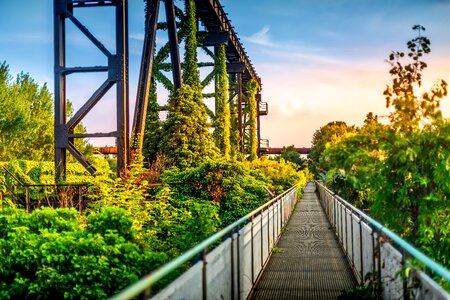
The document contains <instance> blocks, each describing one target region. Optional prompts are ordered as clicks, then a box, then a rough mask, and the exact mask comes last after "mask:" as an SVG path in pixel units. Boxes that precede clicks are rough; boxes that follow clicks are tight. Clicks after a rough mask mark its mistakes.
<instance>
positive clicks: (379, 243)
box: [377, 232, 382, 293]
mask: <svg viewBox="0 0 450 300" xmlns="http://www.w3.org/2000/svg"><path fill="white" fill-rule="evenodd" d="M380 240H381V232H378V233H377V248H378V264H377V265H378V292H379V293H381V284H382V283H381V241H380Z"/></svg>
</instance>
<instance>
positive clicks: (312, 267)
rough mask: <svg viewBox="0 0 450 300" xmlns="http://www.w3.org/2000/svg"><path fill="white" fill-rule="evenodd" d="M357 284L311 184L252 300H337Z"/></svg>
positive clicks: (306, 188) (306, 189) (298, 205)
mask: <svg viewBox="0 0 450 300" xmlns="http://www.w3.org/2000/svg"><path fill="white" fill-rule="evenodd" d="M355 284H356V281H355V278H354V276H353V274H352V271H351V269H350V267H349V266H348V264H347V260H346V258H345V254H344V253H343V251H342V250H341V247H340V246H339V243H338V241H337V239H336V237H335V235H334V233H333V231H332V229H331V227H330V223H329V222H328V220H327V219H326V217H325V213H324V212H323V210H322V207H321V206H320V204H319V202H318V199H317V196H316V194H315V186H314V184H313V183H311V182H310V183H308V185H307V186H306V187H305V191H304V194H303V198H302V200H301V201H300V202H299V203H298V204H297V206H296V209H295V212H294V213H293V215H292V217H291V219H290V221H289V224H288V225H287V227H286V232H285V233H284V234H283V235H282V237H281V239H280V240H279V242H278V244H277V248H276V249H275V251H274V253H273V254H272V257H271V258H270V261H269V262H268V264H267V267H266V269H265V270H264V273H263V274H262V277H261V280H260V281H259V283H258V285H257V286H256V288H255V291H254V293H253V297H252V299H278V300H281V299H317V300H323V299H336V297H337V296H338V295H339V294H340V293H341V290H343V289H345V288H349V287H353V286H354V285H355Z"/></svg>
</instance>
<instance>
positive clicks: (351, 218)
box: [350, 209, 355, 268]
mask: <svg viewBox="0 0 450 300" xmlns="http://www.w3.org/2000/svg"><path fill="white" fill-rule="evenodd" d="M350 226H351V234H352V265H353V268H354V267H355V248H354V246H353V240H354V238H353V209H350Z"/></svg>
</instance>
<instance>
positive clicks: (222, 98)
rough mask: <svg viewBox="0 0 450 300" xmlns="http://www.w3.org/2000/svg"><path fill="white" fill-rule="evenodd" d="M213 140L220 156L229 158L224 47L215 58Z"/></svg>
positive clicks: (228, 123)
mask: <svg viewBox="0 0 450 300" xmlns="http://www.w3.org/2000/svg"><path fill="white" fill-rule="evenodd" d="M213 136H214V140H215V143H216V146H217V147H218V148H219V150H220V152H221V154H222V155H223V156H224V157H225V158H229V157H230V107H229V106H228V74H227V63H226V54H225V45H219V46H218V52H217V57H216V118H215V120H214V134H213Z"/></svg>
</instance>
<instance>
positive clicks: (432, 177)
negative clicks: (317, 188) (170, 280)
mask: <svg viewBox="0 0 450 300" xmlns="http://www.w3.org/2000/svg"><path fill="white" fill-rule="evenodd" d="M413 29H414V30H417V31H418V33H419V35H418V37H416V38H414V39H412V40H411V41H409V42H408V43H407V46H408V49H409V53H408V54H407V55H405V54H404V53H403V52H393V53H392V54H391V55H390V56H389V61H388V62H389V63H390V65H391V70H390V74H391V75H392V76H393V81H392V85H391V86H388V87H387V88H386V90H385V92H384V95H385V96H386V100H387V105H388V107H391V106H392V108H393V109H392V112H391V114H390V124H389V125H381V124H379V123H378V122H377V120H376V118H373V115H368V118H367V119H366V122H365V125H364V127H363V128H361V129H359V130H358V131H357V132H355V133H352V134H347V135H346V138H344V139H341V141H340V142H339V143H337V144H334V145H333V146H331V147H329V148H328V149H327V150H326V151H325V152H324V154H323V155H322V160H321V164H322V166H324V168H326V169H328V170H329V173H328V175H327V177H328V179H329V182H328V183H329V184H330V183H331V184H333V181H334V184H336V185H341V188H342V189H344V190H347V191H348V192H349V194H348V196H349V197H353V201H356V202H357V203H360V204H361V205H362V207H365V208H370V212H371V214H372V215H373V216H374V217H376V218H379V219H380V220H381V221H382V222H383V223H384V224H385V225H386V227H389V228H391V229H392V230H394V231H396V232H397V233H399V234H400V235H402V236H403V237H405V238H406V239H408V240H410V241H411V242H412V243H413V244H415V245H416V246H418V247H420V248H421V249H422V250H423V251H424V252H425V253H426V254H428V255H429V256H431V257H432V258H434V259H436V260H437V261H440V262H441V263H443V264H444V265H446V266H447V267H448V266H450V264H449V263H450V262H449V256H448V253H450V252H449V249H450V226H449V221H448V214H449V209H448V208H449V206H450V203H449V199H450V184H449V182H450V161H449V157H450V150H449V149H450V139H449V136H450V122H449V120H448V119H443V117H442V112H441V111H440V109H439V104H440V100H441V99H442V98H443V97H444V96H445V95H446V94H447V84H446V83H445V81H443V80H441V81H438V82H437V83H436V84H435V85H434V86H433V87H432V88H431V90H430V91H428V92H425V93H423V94H422V96H421V97H419V96H417V94H416V91H417V89H418V88H419V87H420V85H421V81H422V74H421V72H422V71H423V70H424V69H425V68H426V63H424V62H423V61H421V57H422V56H423V55H424V54H427V53H429V52H430V48H429V45H430V41H429V40H428V39H427V38H425V37H422V36H421V32H422V31H423V30H424V28H423V27H422V26H419V25H417V26H414V27H413ZM406 57H409V58H410V60H411V62H410V63H409V64H406V65H404V64H403V63H402V60H403V59H404V58H406ZM333 174H334V175H333ZM336 175H339V176H336ZM338 177H339V180H341V182H340V183H339V182H337V181H336V178H338ZM338 192H339V190H338ZM352 194H353V195H352Z"/></svg>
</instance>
